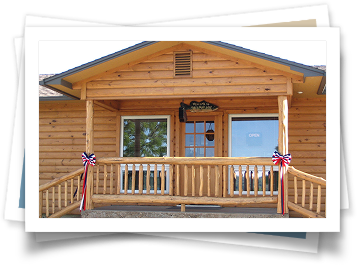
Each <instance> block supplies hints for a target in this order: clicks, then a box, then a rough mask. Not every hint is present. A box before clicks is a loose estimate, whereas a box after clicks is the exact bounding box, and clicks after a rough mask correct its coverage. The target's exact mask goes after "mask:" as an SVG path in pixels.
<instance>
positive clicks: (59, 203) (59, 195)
mask: <svg viewBox="0 0 357 265" xmlns="http://www.w3.org/2000/svg"><path fill="white" fill-rule="evenodd" d="M61 193H62V189H61V184H59V185H58V209H60V210H61V209H62V200H61Z"/></svg>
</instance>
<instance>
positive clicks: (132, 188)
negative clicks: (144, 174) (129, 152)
mask: <svg viewBox="0 0 357 265" xmlns="http://www.w3.org/2000/svg"><path fill="white" fill-rule="evenodd" d="M135 182H136V168H135V164H133V168H132V171H131V194H135Z"/></svg>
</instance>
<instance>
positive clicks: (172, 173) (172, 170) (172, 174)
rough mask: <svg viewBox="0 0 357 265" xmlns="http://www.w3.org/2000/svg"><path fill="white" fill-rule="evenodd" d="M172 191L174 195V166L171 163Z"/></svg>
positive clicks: (170, 193)
mask: <svg viewBox="0 0 357 265" xmlns="http://www.w3.org/2000/svg"><path fill="white" fill-rule="evenodd" d="M169 167H170V175H169V178H170V191H169V195H170V196H173V195H174V166H173V165H171V164H170V166H169Z"/></svg>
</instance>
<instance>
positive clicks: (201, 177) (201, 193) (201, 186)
mask: <svg viewBox="0 0 357 265" xmlns="http://www.w3.org/2000/svg"><path fill="white" fill-rule="evenodd" d="M202 195H203V166H202V165H200V191H199V196H200V197H202Z"/></svg>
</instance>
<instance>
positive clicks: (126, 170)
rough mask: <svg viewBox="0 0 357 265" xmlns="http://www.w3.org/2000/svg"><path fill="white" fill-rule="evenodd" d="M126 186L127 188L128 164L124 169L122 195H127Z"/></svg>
mask: <svg viewBox="0 0 357 265" xmlns="http://www.w3.org/2000/svg"><path fill="white" fill-rule="evenodd" d="M128 186H129V170H128V164H125V169H124V194H125V195H126V194H128Z"/></svg>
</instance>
